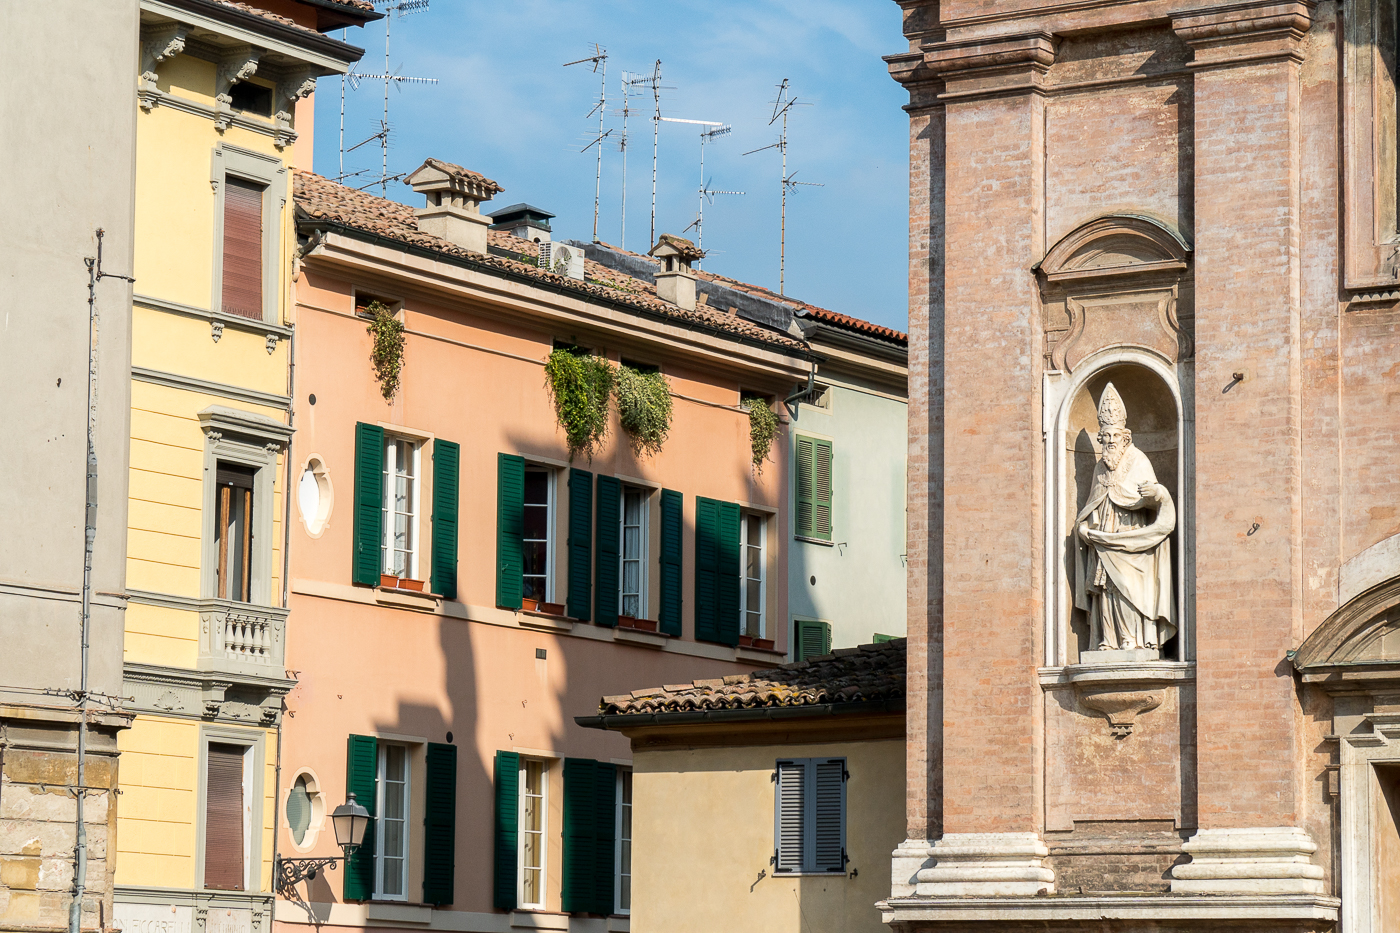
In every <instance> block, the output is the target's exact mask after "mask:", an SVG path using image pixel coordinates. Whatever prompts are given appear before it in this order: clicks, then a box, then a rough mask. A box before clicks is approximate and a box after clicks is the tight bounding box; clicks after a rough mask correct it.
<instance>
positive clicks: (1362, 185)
mask: <svg viewBox="0 0 1400 933" xmlns="http://www.w3.org/2000/svg"><path fill="white" fill-rule="evenodd" d="M900 7H901V8H902V9H903V11H904V33H905V36H906V38H907V39H908V42H909V45H908V51H906V52H901V53H899V54H896V55H891V56H889V57H888V58H887V61H888V63H889V67H890V71H891V73H892V75H893V76H894V78H895V79H896V80H897V81H899V82H900V83H901V84H902V85H904V86H905V87H906V88H907V89H908V90H909V93H910V103H909V105H908V107H907V110H908V112H909V114H910V121H911V123H910V147H911V148H910V192H911V198H910V258H911V265H910V417H911V421H910V455H909V473H910V493H909V504H910V518H909V532H910V541H909V570H910V578H909V627H908V633H909V690H908V695H909V710H908V723H909V748H908V754H909V759H908V776H909V783H908V787H907V813H908V840H907V841H906V842H905V843H904V844H903V845H902V846H901V847H900V848H899V849H898V850H897V851H896V853H895V856H894V861H893V865H894V871H893V887H892V891H891V897H890V898H889V899H888V900H887V901H884V902H882V904H881V907H882V910H883V911H884V916H885V919H886V921H887V922H890V923H892V924H893V925H894V926H895V928H897V929H901V930H926V929H927V930H933V929H938V930H972V929H979V930H980V929H988V930H990V929H995V930H999V931H1003V930H1021V929H1036V930H1088V929H1093V930H1102V929H1112V930H1165V929H1171V930H1187V929H1201V930H1207V929H1211V930H1213V929H1226V928H1228V929H1231V930H1235V929H1239V930H1246V929H1248V930H1261V931H1262V930H1270V931H1274V930H1332V929H1337V928H1338V927H1337V924H1338V923H1339V922H1341V923H1344V924H1345V929H1346V930H1347V931H1348V933H1355V931H1360V930H1365V931H1379V930H1392V929H1400V907H1397V898H1396V895H1395V893H1394V892H1395V891H1396V887H1395V885H1396V876H1395V868H1394V866H1395V865H1396V864H1397V862H1396V860H1395V852H1396V851H1397V849H1396V847H1397V845H1400V834H1397V828H1396V827H1397V815H1396V814H1397V811H1396V800H1397V786H1396V783H1395V780H1396V779H1395V774H1396V771H1395V769H1396V767H1397V764H1396V762H1397V761H1400V745H1397V744H1395V735H1396V725H1395V720H1394V715H1395V714H1394V712H1393V710H1394V706H1393V703H1394V699H1393V697H1394V696H1395V693H1396V690H1397V684H1400V679H1397V678H1400V673H1398V672H1397V671H1398V669H1400V644H1398V643H1397V640H1396V639H1397V636H1395V635H1394V634H1392V630H1393V626H1394V625H1395V624H1396V619H1397V612H1398V611H1400V610H1397V608H1396V607H1397V604H1400V537H1398V536H1400V512H1397V510H1396V508H1395V505H1394V504H1395V502H1396V501H1397V499H1400V469H1397V467H1400V435H1397V433H1396V426H1397V425H1400V407H1397V395H1396V392H1395V388H1394V386H1395V374H1396V373H1397V372H1400V313H1398V312H1397V310H1396V308H1397V298H1400V276H1397V268H1396V265H1395V262H1394V255H1395V251H1396V248H1397V245H1400V227H1397V219H1396V218H1397V203H1398V202H1397V185H1396V180H1395V179H1396V168H1395V166H1396V155H1395V153H1396V139H1397V131H1400V126H1397V115H1396V106H1395V100H1396V95H1395V88H1396V78H1395V74H1396V72H1395V60H1396V57H1395V47H1396V40H1395V25H1394V24H1395V22H1396V20H1395V15H1396V12H1395V4H1394V3H1389V2H1386V0H1360V2H1358V3H1348V4H1346V5H1345V6H1343V5H1342V4H1338V3H1331V2H1319V3H1312V2H1246V3H1234V4H1227V5H1216V6H1201V5H1199V4H1198V5H1190V4H1181V3H1172V2H1157V0H1149V2H1143V3H1113V2H1110V3H1098V4H1049V3H1038V2H1023V3H1015V4H989V3H982V2H962V0H944V2H942V3H936V2H924V0H900ZM1109 384H1112V385H1113V386H1114V387H1115V392H1116V393H1117V395H1118V397H1119V398H1120V399H1121V402H1122V407H1123V408H1125V409H1126V422H1123V421H1122V420H1121V419H1120V420H1118V421H1115V420H1114V418H1113V416H1112V412H1111V409H1112V407H1113V406H1112V405H1108V407H1107V408H1105V402H1104V399H1105V397H1106V396H1108V395H1109V394H1110V393H1108V392H1107V386H1108V385H1109ZM1106 411H1107V412H1108V414H1107V415H1106V414H1105V412H1106ZM1124 424H1126V431H1127V432H1131V435H1132V438H1133V441H1132V443H1133V445H1134V449H1135V450H1137V451H1138V453H1137V454H1135V455H1133V456H1138V457H1140V458H1141V462H1145V463H1147V464H1150V467H1151V472H1152V473H1153V474H1154V475H1155V482H1156V483H1157V484H1158V485H1160V487H1161V488H1162V490H1163V491H1164V495H1166V496H1168V497H1169V498H1170V501H1171V502H1172V503H1173V507H1174V512H1175V515H1174V521H1167V520H1165V519H1163V515H1164V513H1163V511H1162V508H1161V503H1162V502H1164V501H1165V500H1164V499H1162V498H1160V497H1158V498H1156V499H1155V500H1154V501H1155V502H1156V503H1157V505H1152V504H1142V503H1138V504H1136V505H1133V506H1131V507H1129V506H1127V505H1121V506H1116V507H1118V508H1121V509H1125V510H1127V511H1134V510H1136V512H1135V514H1139V515H1141V516H1144V518H1143V520H1144V521H1148V520H1150V521H1152V522H1154V524H1158V527H1161V528H1163V529H1169V530H1168V531H1167V532H1166V537H1165V538H1163V539H1162V542H1161V544H1160V545H1158V546H1159V547H1160V548H1161V551H1160V554H1161V555H1162V558H1161V561H1159V566H1158V569H1157V570H1156V571H1154V573H1156V576H1155V577H1153V580H1154V582H1155V584H1156V585H1159V586H1160V587H1161V588H1162V589H1161V592H1162V599H1163V601H1164V602H1162V603H1161V604H1159V605H1161V606H1165V607H1166V609H1163V610H1162V613H1163V614H1162V615H1158V616H1153V615H1151V614H1149V615H1148V616H1147V620H1148V622H1149V623H1152V622H1153V621H1154V618H1155V619H1157V620H1160V622H1161V623H1162V624H1160V625H1159V626H1158V627H1157V628H1156V632H1157V634H1156V635H1150V636H1145V638H1144V639H1143V640H1142V643H1138V642H1136V641H1133V642H1131V643H1129V644H1127V645H1126V646H1122V647H1114V646H1110V645H1108V644H1107V643H1106V642H1105V641H1104V640H1103V638H1102V636H1101V634H1100V633H1099V629H1098V628H1096V625H1097V622H1096V621H1095V620H1096V618H1097V617H1094V616H1091V615H1090V612H1092V611H1094V610H1092V605H1094V604H1093V602H1092V599H1091V598H1090V597H1086V596H1084V595H1082V594H1083V593H1084V592H1089V593H1090V594H1091V596H1092V594H1093V593H1096V592H1109V590H1108V589H1100V590H1095V589H1094V587H1095V586H1096V585H1098V586H1100V587H1104V588H1106V587H1108V586H1109V584H1107V583H1102V584H1095V583H1094V582H1093V581H1092V580H1090V582H1089V583H1088V584H1085V583H1083V581H1080V582H1076V577H1075V572H1076V570H1075V568H1076V560H1080V559H1081V556H1080V555H1082V554H1083V553H1084V549H1085V548H1086V547H1090V546H1091V545H1090V544H1086V542H1091V541H1092V539H1093V536H1092V535H1090V534H1088V532H1087V531H1085V530H1084V529H1083V528H1082V527H1081V526H1082V525H1083V523H1084V522H1085V521H1087V519H1086V517H1085V513H1086V511H1088V510H1089V507H1090V506H1091V505H1092V502H1091V500H1090V496H1091V493H1092V489H1093V487H1094V484H1095V483H1097V482H1099V480H1098V479H1097V478H1096V477H1097V476H1099V475H1100V473H1099V472H1098V471H1107V472H1112V471H1113V470H1116V469H1117V467H1116V466H1109V463H1110V461H1111V462H1112V463H1114V464H1116V463H1117V462H1119V461H1117V460H1113V459H1112V458H1111V457H1109V456H1108V455H1107V454H1106V453H1105V452H1104V449H1103V444H1102V438H1104V437H1109V436H1111V435H1112V434H1113V433H1114V431H1118V432H1119V433H1120V434H1122V433H1125V432H1124ZM1104 475H1106V473H1105V474H1104ZM1153 495H1154V496H1156V495H1157V494H1156V493H1155V492H1154V493H1153ZM1129 498H1131V497H1129ZM1145 501H1146V499H1144V502H1145ZM1095 514H1098V513H1095ZM1090 530H1092V529H1090ZM1092 546H1094V547H1099V545H1092ZM1103 547H1105V548H1109V549H1110V550H1111V549H1112V546H1110V545H1107V544H1105V545H1103ZM1100 550H1101V551H1102V548H1100ZM1120 553H1121V552H1120ZM1114 559H1116V558H1113V557H1110V558H1107V560H1109V561H1110V562H1111V561H1112V560H1114ZM1164 567H1167V568H1168V569H1163V568H1164ZM1168 570H1169V572H1168ZM1115 580H1116V578H1115ZM1120 585H1121V586H1126V584H1124V583H1122V581H1116V582H1114V584H1113V586H1115V587H1117V586H1120ZM1086 586H1087V587H1088V590H1087V591H1086V590H1085V587H1086ZM1125 592H1126V590H1125ZM1086 606H1087V607H1090V608H1089V610H1088V611H1086ZM1154 611H1156V610H1154ZM1168 614H1170V615H1171V626H1167V625H1165V622H1166V619H1167V615H1168ZM1154 624H1155V623H1154Z"/></svg>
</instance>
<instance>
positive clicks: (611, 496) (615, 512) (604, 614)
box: [593, 476, 645, 625]
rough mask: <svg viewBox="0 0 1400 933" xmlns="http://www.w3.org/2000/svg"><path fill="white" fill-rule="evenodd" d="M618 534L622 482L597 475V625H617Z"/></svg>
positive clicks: (620, 524) (595, 612)
mask: <svg viewBox="0 0 1400 933" xmlns="http://www.w3.org/2000/svg"><path fill="white" fill-rule="evenodd" d="M621 536H622V483H620V482H618V481H617V478H616V477H613V476H600V477H598V534H597V539H598V545H597V546H598V563H597V567H596V568H595V577H594V578H595V583H596V589H597V591H598V592H597V596H596V599H595V602H594V614H593V621H594V622H597V623H598V624H599V625H617V612H618V599H619V589H618V579H617V578H618V573H619V572H620V567H619V562H620V560H621V558H620V557H619V556H618V545H619V539H620V538H621ZM644 611H645V607H644Z"/></svg>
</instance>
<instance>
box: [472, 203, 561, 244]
mask: <svg viewBox="0 0 1400 933" xmlns="http://www.w3.org/2000/svg"><path fill="white" fill-rule="evenodd" d="M486 216H488V217H490V218H491V229H492V230H504V231H505V232H506V233H509V234H510V235H511V236H518V237H520V239H522V240H530V241H531V242H533V243H548V242H549V236H550V229H549V221H550V220H551V219H552V218H553V217H554V215H553V214H551V213H550V212H549V211H547V210H545V209H544V208H541V207H535V206H534V205H533V204H512V205H511V206H510V207H503V208H501V209H500V210H498V211H492V212H491V213H489V214H487V215H486Z"/></svg>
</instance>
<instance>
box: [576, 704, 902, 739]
mask: <svg viewBox="0 0 1400 933" xmlns="http://www.w3.org/2000/svg"><path fill="white" fill-rule="evenodd" d="M904 711H905V702H904V698H903V697H900V698H899V699H891V700H867V701H860V702H855V703H813V704H809V705H803V706H762V707H758V708H756V709H711V710H686V711H683V712H673V713H604V714H600V715H597V716H575V717H574V722H575V723H577V724H578V725H580V726H582V727H583V728H585V729H601V730H604V731H608V732H624V731H627V730H630V729H641V728H645V727H647V726H694V725H701V724H712V723H720V724H722V723H737V722H759V721H763V720H769V721H771V720H791V719H819V718H822V717H827V716H847V715H856V714H860V715H867V716H878V715H882V714H895V713H903V712H904Z"/></svg>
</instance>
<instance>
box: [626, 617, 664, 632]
mask: <svg viewBox="0 0 1400 933" xmlns="http://www.w3.org/2000/svg"><path fill="white" fill-rule="evenodd" d="M632 627H633V628H635V629H636V630H637V631H639V632H654V631H656V630H657V629H658V628H660V626H659V625H658V624H657V621H656V620H655V619H633V620H632Z"/></svg>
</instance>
